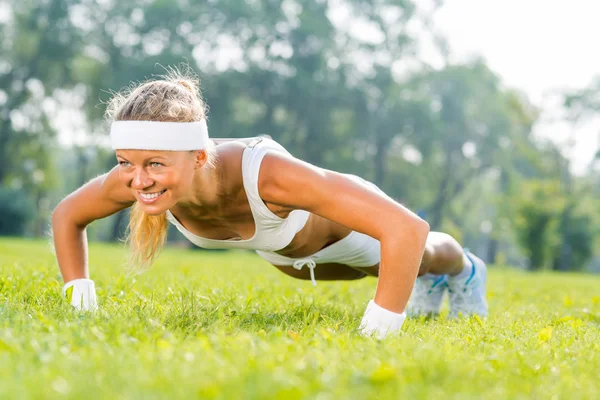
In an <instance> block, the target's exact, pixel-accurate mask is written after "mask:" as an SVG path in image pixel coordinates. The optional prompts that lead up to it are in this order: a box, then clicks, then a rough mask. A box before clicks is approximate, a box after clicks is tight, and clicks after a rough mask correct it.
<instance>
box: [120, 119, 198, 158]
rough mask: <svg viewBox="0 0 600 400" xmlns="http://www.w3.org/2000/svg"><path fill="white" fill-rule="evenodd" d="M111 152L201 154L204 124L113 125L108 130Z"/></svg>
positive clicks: (130, 122) (146, 123) (133, 123)
mask: <svg viewBox="0 0 600 400" xmlns="http://www.w3.org/2000/svg"><path fill="white" fill-rule="evenodd" d="M110 139H111V142H112V148H113V150H119V149H123V150H170V151H185V150H202V149H205V148H206V146H207V144H208V128H207V126H206V121H205V120H201V121H198V122H158V121H115V122H113V123H112V125H111V127H110Z"/></svg>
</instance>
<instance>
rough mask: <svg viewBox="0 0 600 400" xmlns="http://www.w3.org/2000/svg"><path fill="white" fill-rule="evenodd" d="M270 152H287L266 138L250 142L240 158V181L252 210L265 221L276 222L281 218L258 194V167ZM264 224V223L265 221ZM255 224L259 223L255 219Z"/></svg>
mask: <svg viewBox="0 0 600 400" xmlns="http://www.w3.org/2000/svg"><path fill="white" fill-rule="evenodd" d="M270 151H277V152H283V153H287V154H289V153H288V151H287V150H286V149H285V148H284V147H283V146H281V145H280V144H279V143H277V142H275V141H274V140H270V139H267V138H257V139H255V140H253V141H252V142H250V144H249V145H248V147H246V148H245V149H244V153H243V156H242V179H243V182H244V189H245V190H246V196H247V197H248V202H249V203H250V207H251V208H252V210H253V211H254V212H256V213H258V214H260V216H261V217H262V218H264V219H266V220H272V219H275V220H278V221H280V220H281V218H280V217H278V216H277V215H275V214H274V213H273V212H272V211H271V210H269V208H268V207H267V205H266V204H265V203H264V201H263V200H262V199H261V198H260V194H259V193H258V175H259V173H260V166H261V163H262V160H263V159H264V157H265V155H267V153H269V152H270ZM265 222H266V221H265ZM255 223H256V224H257V225H258V224H259V223H260V222H259V220H258V219H257V220H256V221H255Z"/></svg>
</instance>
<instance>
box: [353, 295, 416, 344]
mask: <svg viewBox="0 0 600 400" xmlns="http://www.w3.org/2000/svg"><path fill="white" fill-rule="evenodd" d="M405 319H406V313H402V314H398V313H395V312H392V311H389V310H386V309H385V308H383V307H380V306H378V305H377V304H375V302H374V301H373V300H371V301H369V305H368V306H367V310H366V311H365V315H364V316H363V318H362V321H361V322H360V328H359V330H360V334H361V335H362V336H375V337H376V338H377V339H385V337H386V336H387V335H388V334H391V333H395V332H399V331H400V329H401V328H402V325H403V324H404V320H405Z"/></svg>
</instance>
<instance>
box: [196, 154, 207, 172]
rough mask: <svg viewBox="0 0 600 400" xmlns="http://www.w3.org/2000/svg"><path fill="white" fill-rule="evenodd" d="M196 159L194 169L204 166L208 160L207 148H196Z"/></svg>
mask: <svg viewBox="0 0 600 400" xmlns="http://www.w3.org/2000/svg"><path fill="white" fill-rule="evenodd" d="M194 159H195V161H196V163H195V165H194V169H199V168H202V167H204V165H205V164H206V163H207V162H208V152H207V151H206V150H195V151H194Z"/></svg>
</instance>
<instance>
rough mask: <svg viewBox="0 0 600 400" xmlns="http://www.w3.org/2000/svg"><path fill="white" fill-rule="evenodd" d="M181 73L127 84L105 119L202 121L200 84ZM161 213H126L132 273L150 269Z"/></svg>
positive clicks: (160, 242)
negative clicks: (127, 215)
mask: <svg viewBox="0 0 600 400" xmlns="http://www.w3.org/2000/svg"><path fill="white" fill-rule="evenodd" d="M182 69H183V70H180V69H177V68H172V67H169V68H167V73H166V75H162V76H160V79H155V80H148V81H145V82H143V83H139V84H133V85H130V86H129V87H128V88H126V89H124V90H122V91H121V92H119V93H113V96H112V98H111V100H110V101H109V102H108V105H107V109H106V113H105V116H106V119H107V121H108V122H112V121H162V122H195V121H199V120H202V119H206V113H207V106H206V104H205V103H204V101H203V99H202V96H201V93H200V82H199V80H198V78H197V76H196V75H195V74H194V73H193V72H192V71H191V70H190V68H189V67H187V66H183V67H182ZM207 151H208V155H209V160H208V162H207V165H208V166H214V164H213V157H214V154H213V152H212V151H211V149H207ZM167 231H168V223H167V217H166V214H165V213H162V214H160V215H148V214H146V213H145V212H144V211H142V209H141V207H140V206H139V204H138V203H137V202H136V203H135V204H134V205H133V206H132V208H131V212H130V214H129V225H128V229H127V234H126V237H125V242H126V243H127V244H128V245H129V247H130V251H131V252H130V255H129V266H130V267H131V268H132V270H138V271H140V272H141V271H143V270H147V269H148V268H150V266H151V265H152V263H153V262H154V260H155V259H156V257H157V256H158V255H159V254H160V251H161V250H162V248H163V247H164V244H165V242H166V239H167Z"/></svg>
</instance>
